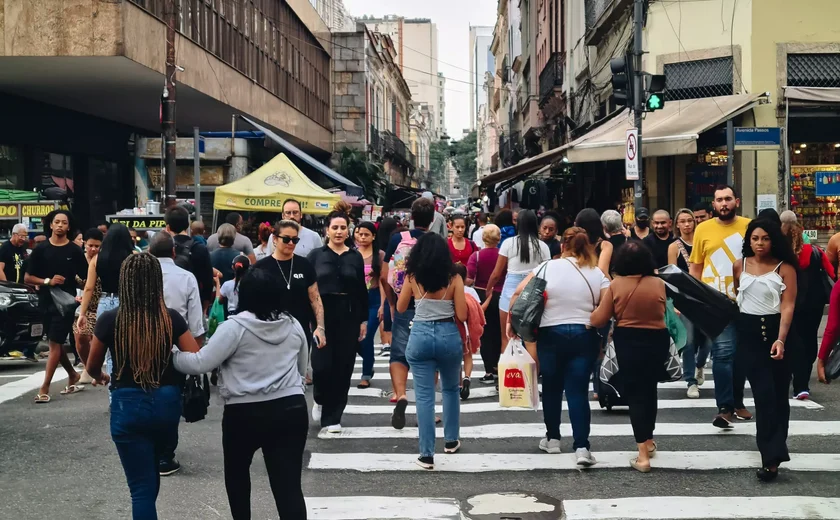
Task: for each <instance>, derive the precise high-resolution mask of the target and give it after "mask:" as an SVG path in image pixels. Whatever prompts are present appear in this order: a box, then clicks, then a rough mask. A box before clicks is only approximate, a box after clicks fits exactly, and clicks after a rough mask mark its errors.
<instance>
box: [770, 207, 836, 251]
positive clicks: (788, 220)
mask: <svg viewBox="0 0 840 520" xmlns="http://www.w3.org/2000/svg"><path fill="white" fill-rule="evenodd" d="M779 221H780V222H781V223H782V226H784V225H785V224H797V223H798V222H797V219H796V213H794V212H793V211H791V210H789V209H787V210H785V211H782V213H781V214H779ZM799 227H800V229H802V225H801V224H800V225H799ZM802 243H803V244H805V245H810V244H811V238H810V237H809V236H808V234H807V233H806V232H805V231H804V229H803V231H802ZM829 265H830V262H829Z"/></svg>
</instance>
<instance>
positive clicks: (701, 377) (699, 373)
mask: <svg viewBox="0 0 840 520" xmlns="http://www.w3.org/2000/svg"><path fill="white" fill-rule="evenodd" d="M694 379H696V380H697V386H703V383H705V382H706V374H704V373H703V367H697V370H695V371H694Z"/></svg>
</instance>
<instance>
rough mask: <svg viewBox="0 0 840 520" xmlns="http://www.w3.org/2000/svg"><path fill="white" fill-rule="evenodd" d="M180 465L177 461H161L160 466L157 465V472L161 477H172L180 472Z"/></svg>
mask: <svg viewBox="0 0 840 520" xmlns="http://www.w3.org/2000/svg"><path fill="white" fill-rule="evenodd" d="M180 469H181V465H180V464H179V463H178V461H177V460H175V459H172V460H162V461H160V464H158V472H159V473H160V476H161V477H167V476H169V475H172V474H173V473H177V472H178V471H180Z"/></svg>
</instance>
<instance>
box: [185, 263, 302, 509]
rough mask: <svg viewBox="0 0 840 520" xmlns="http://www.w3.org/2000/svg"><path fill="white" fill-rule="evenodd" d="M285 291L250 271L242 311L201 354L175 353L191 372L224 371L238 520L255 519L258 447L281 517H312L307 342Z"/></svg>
mask: <svg viewBox="0 0 840 520" xmlns="http://www.w3.org/2000/svg"><path fill="white" fill-rule="evenodd" d="M280 293H281V289H280V287H279V282H278V278H277V277H274V276H272V275H271V273H269V272H268V271H266V270H265V269H251V270H250V271H249V272H248V273H247V274H246V275H245V276H244V277H243V278H242V281H241V282H239V308H238V312H237V314H236V315H235V316H233V317H231V318H230V319H228V320H227V321H225V322H224V323H222V324H221V325H220V326H219V328H218V329H217V330H216V332H215V334H213V337H212V338H211V339H210V341H209V342H208V343H207V345H205V346H204V348H202V349H201V350H200V351H199V352H196V353H187V352H181V351H177V350H175V351H173V358H174V361H175V367H176V368H177V369H178V370H179V371H180V372H183V373H185V374H194V375H198V374H204V373H207V372H209V371H211V370H213V369H214V368H217V367H218V368H219V395H220V396H221V398H222V399H223V400H224V402H225V411H224V417H223V419H222V448H223V450H224V461H225V488H226V490H227V494H228V501H229V502H230V510H231V514H232V516H233V518H234V520H239V519H243V518H251V478H250V468H251V460H252V459H253V457H254V453H255V452H256V451H257V450H258V449H262V452H263V458H264V459H265V466H266V470H267V471H268V476H269V481H270V483H271V491H272V493H273V494H274V500H275V503H276V504H277V511H278V512H279V513H280V518H283V519H285V518H306V503H305V502H304V499H303V490H302V489H301V482H300V479H301V470H302V467H303V449H304V447H305V445H306V434H307V430H308V428H309V418H308V414H307V407H306V399H305V398H304V382H303V381H304V375H305V374H306V363H307V354H308V352H307V340H306V335H305V334H304V332H303V328H302V327H301V325H300V323H298V321H297V320H295V319H294V318H293V317H292V316H291V315H290V314H289V313H288V312H287V311H286V305H285V302H284V300H283V299H281V298H277V297H276V295H277V294H280Z"/></svg>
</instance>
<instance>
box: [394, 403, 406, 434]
mask: <svg viewBox="0 0 840 520" xmlns="http://www.w3.org/2000/svg"><path fill="white" fill-rule="evenodd" d="M407 406H408V399H400V400H399V401H397V406H396V408H394V413H392V414H391V426H393V427H394V429H397V430H402V429H403V428H405V409H406V407H407Z"/></svg>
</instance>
